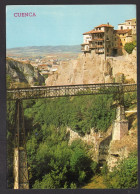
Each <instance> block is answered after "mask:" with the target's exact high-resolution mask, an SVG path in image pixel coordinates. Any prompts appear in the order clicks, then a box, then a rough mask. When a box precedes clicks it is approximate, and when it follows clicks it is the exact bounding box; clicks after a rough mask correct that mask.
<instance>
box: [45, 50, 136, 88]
mask: <svg viewBox="0 0 140 194" xmlns="http://www.w3.org/2000/svg"><path fill="white" fill-rule="evenodd" d="M120 73H121V74H123V75H124V77H125V79H126V80H128V81H129V80H131V82H132V80H133V82H136V81H137V63H136V51H135V50H134V51H133V53H132V54H130V55H128V54H125V55H123V56H118V57H107V58H106V59H105V58H104V56H103V55H97V54H95V52H94V51H92V52H91V53H87V54H79V57H78V58H77V60H71V61H68V62H61V64H60V66H59V68H58V71H57V72H55V73H54V74H53V75H50V76H49V77H48V78H47V79H46V85H48V86H53V85H72V84H91V83H92V84H94V83H104V82H105V83H112V82H113V81H114V79H116V81H117V76H118V74H120Z"/></svg>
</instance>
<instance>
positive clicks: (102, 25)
mask: <svg viewBox="0 0 140 194" xmlns="http://www.w3.org/2000/svg"><path fill="white" fill-rule="evenodd" d="M100 27H110V28H113V27H114V26H112V25H109V24H101V25H99V26H96V27H95V28H100Z"/></svg>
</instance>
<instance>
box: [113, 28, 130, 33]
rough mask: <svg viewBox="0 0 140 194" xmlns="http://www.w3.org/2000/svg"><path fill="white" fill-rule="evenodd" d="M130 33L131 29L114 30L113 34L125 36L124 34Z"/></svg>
mask: <svg viewBox="0 0 140 194" xmlns="http://www.w3.org/2000/svg"><path fill="white" fill-rule="evenodd" d="M130 31H131V29H125V30H115V32H116V33H117V34H125V33H127V32H130Z"/></svg>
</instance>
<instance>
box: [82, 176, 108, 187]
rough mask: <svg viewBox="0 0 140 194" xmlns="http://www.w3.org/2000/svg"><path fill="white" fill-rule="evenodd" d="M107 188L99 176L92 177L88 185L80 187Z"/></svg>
mask: <svg viewBox="0 0 140 194" xmlns="http://www.w3.org/2000/svg"><path fill="white" fill-rule="evenodd" d="M106 188H107V187H106V186H105V184H104V182H103V177H102V176H100V175H96V176H94V177H93V178H92V179H91V181H90V183H88V184H87V185H85V186H84V187H82V189H106Z"/></svg>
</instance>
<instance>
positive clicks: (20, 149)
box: [13, 100, 29, 189]
mask: <svg viewBox="0 0 140 194" xmlns="http://www.w3.org/2000/svg"><path fill="white" fill-rule="evenodd" d="M15 119H16V126H15V148H14V163H13V171H14V189H29V178H28V167H27V154H26V141H25V129H24V114H23V106H22V101H21V100H17V101H16V114H15Z"/></svg>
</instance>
